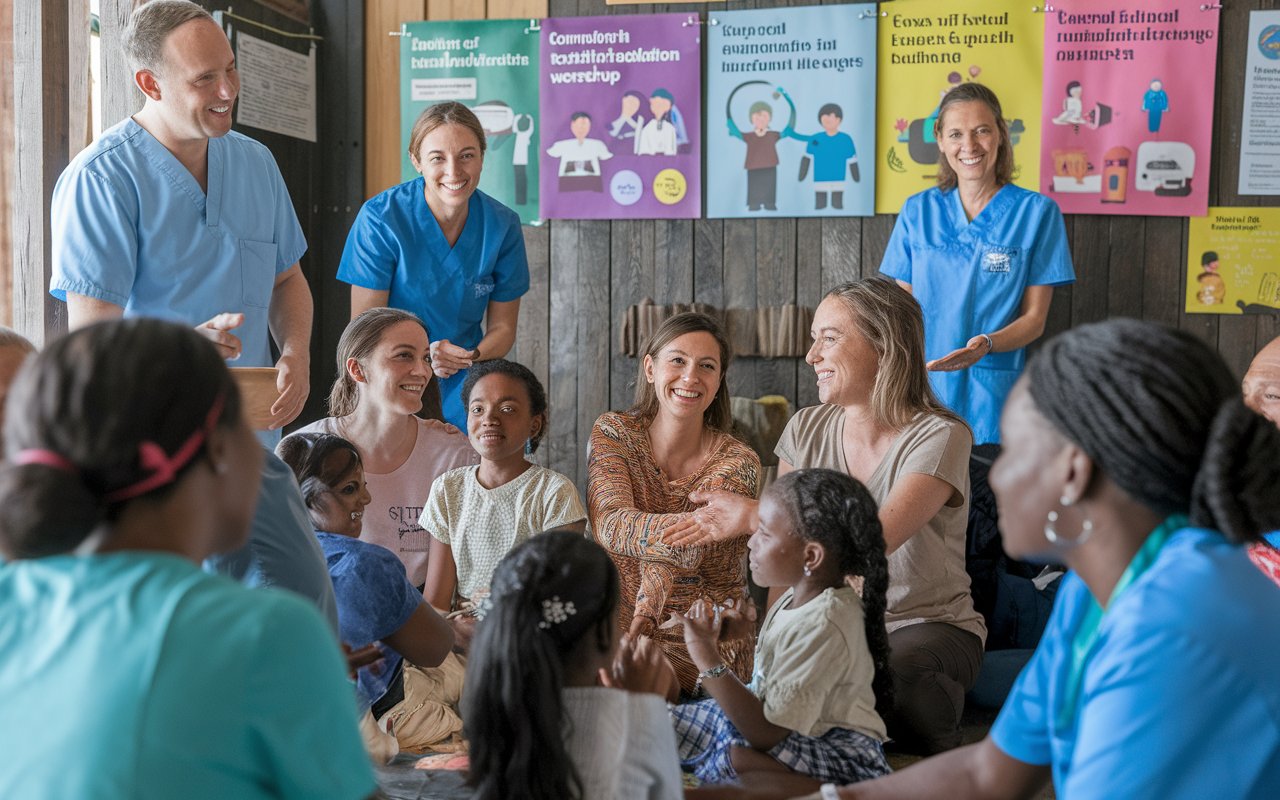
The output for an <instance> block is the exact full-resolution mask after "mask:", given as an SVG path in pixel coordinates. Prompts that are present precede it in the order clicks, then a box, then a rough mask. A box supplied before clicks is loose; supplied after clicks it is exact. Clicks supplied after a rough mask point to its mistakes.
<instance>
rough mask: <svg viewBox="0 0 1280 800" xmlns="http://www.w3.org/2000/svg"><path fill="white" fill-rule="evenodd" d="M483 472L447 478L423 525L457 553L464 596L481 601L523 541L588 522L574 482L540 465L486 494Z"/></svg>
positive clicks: (434, 491)
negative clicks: (480, 477) (502, 564)
mask: <svg viewBox="0 0 1280 800" xmlns="http://www.w3.org/2000/svg"><path fill="white" fill-rule="evenodd" d="M479 469H480V467H478V466H476V467H462V468H461V469H455V470H451V471H450V472H446V473H445V474H443V475H441V476H440V478H439V479H438V480H437V481H436V482H435V483H434V484H432V485H431V496H430V497H429V498H428V499H427V505H426V508H424V509H423V510H422V517H421V518H420V519H419V520H418V524H419V525H421V526H422V529H423V530H425V531H426V532H427V533H429V534H431V535H432V536H434V537H436V538H437V539H439V540H440V541H441V542H443V543H444V544H447V545H449V546H450V547H451V548H453V561H454V564H455V565H456V566H457V571H458V594H460V595H462V596H463V597H466V598H470V599H475V597H476V595H477V593H479V592H481V591H483V590H486V589H488V588H489V581H490V580H492V579H493V571H494V570H495V569H497V567H498V562H499V561H501V560H502V557H503V556H505V555H506V554H507V553H509V552H510V551H511V548H513V547H515V546H516V545H517V544H519V543H520V542H523V541H524V540H525V539H528V538H529V537H531V536H533V535H535V534H538V533H542V532H543V531H546V530H551V529H553V528H558V527H559V526H561V525H568V524H570V523H573V522H578V521H579V520H584V519H586V518H587V512H586V509H584V508H583V507H582V500H581V499H580V498H579V497H578V490H577V489H575V488H574V486H573V482H572V481H570V480H569V479H568V478H566V477H565V476H563V475H561V474H560V473H559V472H553V471H551V470H549V469H547V468H546V467H540V466H538V465H537V464H534V465H533V466H531V467H529V468H528V469H526V470H525V471H524V472H523V473H521V474H520V476H519V477H517V478H515V479H513V480H511V481H508V482H507V483H504V484H502V485H501V486H495V487H494V488H492V489H486V488H484V487H483V486H481V485H480V481H478V480H476V472H477V471H478V470H479Z"/></svg>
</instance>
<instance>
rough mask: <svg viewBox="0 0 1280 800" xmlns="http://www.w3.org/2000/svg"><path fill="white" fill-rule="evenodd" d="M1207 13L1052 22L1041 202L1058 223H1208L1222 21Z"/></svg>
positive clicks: (1142, 3)
mask: <svg viewBox="0 0 1280 800" xmlns="http://www.w3.org/2000/svg"><path fill="white" fill-rule="evenodd" d="M1118 5H1119V7H1117V6H1118ZM1202 5H1210V4H1208V3H1202V2H1201V0H1176V2H1170V0H1131V1H1130V2H1125V3H1123V4H1116V3H1114V2H1112V0H1062V3H1061V4H1055V5H1053V6H1051V7H1050V8H1052V10H1051V11H1046V13H1045V26H1044V37H1045V39H1044V103H1043V109H1044V110H1043V114H1044V118H1043V120H1042V123H1043V124H1042V126H1041V137H1042V139H1041V142H1042V143H1041V146H1040V190H1041V191H1042V192H1043V193H1044V194H1046V195H1048V196H1049V197H1052V198H1053V199H1054V200H1056V201H1057V203H1058V206H1059V207H1060V208H1061V209H1062V211H1063V213H1066V214H1143V215H1159V216H1172V217H1203V216H1204V215H1205V214H1206V213H1208V207H1209V155H1210V143H1211V141H1212V137H1213V87H1214V76H1215V73H1216V71H1217V53H1218V10H1217V9H1216V8H1205V9H1202V7H1201V6H1202Z"/></svg>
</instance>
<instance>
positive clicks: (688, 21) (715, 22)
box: [680, 14, 720, 28]
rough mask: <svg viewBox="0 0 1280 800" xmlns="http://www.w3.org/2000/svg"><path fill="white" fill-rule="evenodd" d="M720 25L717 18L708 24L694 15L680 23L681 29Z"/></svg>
mask: <svg viewBox="0 0 1280 800" xmlns="http://www.w3.org/2000/svg"><path fill="white" fill-rule="evenodd" d="M719 24H720V20H718V19H716V18H715V17H712V18H711V19H709V20H707V21H706V22H703V21H702V20H700V19H698V18H697V17H695V16H694V15H692V14H690V15H689V18H688V19H686V20H685V21H684V22H681V23H680V27H681V28H687V27H689V26H690V25H719Z"/></svg>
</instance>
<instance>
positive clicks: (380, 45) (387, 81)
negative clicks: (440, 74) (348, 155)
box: [364, 0, 426, 198]
mask: <svg viewBox="0 0 1280 800" xmlns="http://www.w3.org/2000/svg"><path fill="white" fill-rule="evenodd" d="M364 8H365V16H364V20H365V31H364V33H365V50H364V59H365V61H364V75H365V95H364V127H365V134H364V144H365V151H364V152H365V173H364V180H365V197H366V198H369V197H373V196H374V195H375V194H377V193H378V192H381V191H382V190H383V189H389V188H391V187H392V186H395V185H396V184H398V183H400V152H401V151H400V37H399V36H390V35H388V34H390V33H391V32H392V31H398V30H399V29H400V23H402V22H418V21H420V20H422V19H424V18H425V15H426V4H425V2H424V0H368V2H366V3H365V7H364Z"/></svg>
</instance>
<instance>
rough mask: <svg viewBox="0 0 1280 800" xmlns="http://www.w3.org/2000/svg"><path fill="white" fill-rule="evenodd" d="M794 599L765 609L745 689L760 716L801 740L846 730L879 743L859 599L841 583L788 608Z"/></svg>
mask: <svg viewBox="0 0 1280 800" xmlns="http://www.w3.org/2000/svg"><path fill="white" fill-rule="evenodd" d="M794 595H795V590H793V589H788V590H787V592H786V594H784V595H782V598H781V599H779V600H778V602H777V603H774V605H773V608H771V609H769V613H768V615H766V616H765V618H764V626H763V627H762V628H761V629H760V638H759V640H758V641H757V642H756V667H755V675H754V676H752V679H751V691H752V692H754V693H755V695H756V696H757V697H759V698H760V699H761V700H763V701H764V716H765V719H767V720H769V721H770V722H772V723H773V724H774V725H780V726H782V727H784V728H790V729H791V730H793V731H796V732H797V733H801V734H804V735H805V736H821V735H822V734H824V733H826V732H827V731H829V730H831V729H832V728H846V729H848V730H853V731H857V732H859V733H862V734H866V735H867V736H870V737H871V738H873V739H875V740H877V741H881V742H882V741H884V738H885V730H884V720H882V719H880V715H879V714H878V713H876V696H875V692H873V691H872V690H871V680H872V679H873V678H874V677H875V674H876V668H875V664H874V663H872V661H871V650H870V649H869V648H868V647H867V629H866V622H865V621H864V617H863V614H862V598H861V597H859V596H858V593H857V591H856V590H854V589H851V588H849V587H847V586H846V587H843V588H840V589H827V590H825V591H823V593H822V594H820V595H818V596H817V597H815V598H813V599H812V600H810V601H809V602H807V603H805V604H804V605H802V606H800V607H799V608H794V609H793V608H790V605H791V600H792V598H793V597H794Z"/></svg>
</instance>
